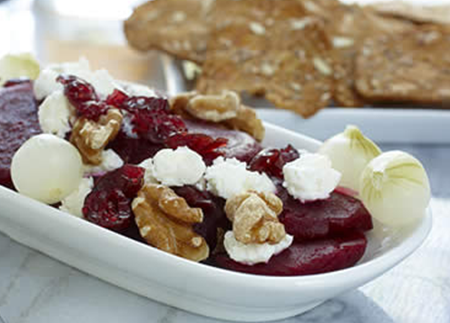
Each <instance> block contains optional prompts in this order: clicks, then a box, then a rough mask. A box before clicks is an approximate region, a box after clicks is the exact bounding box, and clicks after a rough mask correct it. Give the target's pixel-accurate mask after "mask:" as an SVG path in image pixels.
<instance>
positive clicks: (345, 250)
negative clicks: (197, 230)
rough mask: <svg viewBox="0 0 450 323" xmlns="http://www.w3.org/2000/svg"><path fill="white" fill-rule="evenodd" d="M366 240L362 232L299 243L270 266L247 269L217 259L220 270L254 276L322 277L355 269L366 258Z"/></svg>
mask: <svg viewBox="0 0 450 323" xmlns="http://www.w3.org/2000/svg"><path fill="white" fill-rule="evenodd" d="M366 246H367V239H366V237H365V236H364V234H363V233H351V234H348V235H346V236H345V237H343V238H334V239H326V240H316V241H304V242H296V243H294V244H293V245H292V246H291V247H289V248H288V249H287V250H285V251H283V252H282V253H280V254H279V255H276V256H274V257H272V258H271V259H270V261H269V262H268V263H267V264H256V265H254V266H247V265H244V264H240V263H237V262H235V261H233V260H232V259H231V258H229V257H228V256H227V255H219V256H217V257H216V259H215V260H216V264H217V265H218V266H219V267H222V268H226V269H230V270H234V271H239V272H243V273H248V274H255V275H269V276H298V275H313V274H321V273H326V272H330V271H335V270H340V269H344V268H348V267H352V266H354V265H355V264H356V263H357V262H358V261H359V260H360V259H361V258H362V256H363V255H364V252H365V250H366Z"/></svg>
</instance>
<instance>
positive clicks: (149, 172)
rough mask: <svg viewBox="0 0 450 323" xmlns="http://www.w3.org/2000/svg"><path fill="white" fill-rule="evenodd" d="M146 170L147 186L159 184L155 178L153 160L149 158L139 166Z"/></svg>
mask: <svg viewBox="0 0 450 323" xmlns="http://www.w3.org/2000/svg"><path fill="white" fill-rule="evenodd" d="M138 166H139V167H142V168H144V169H145V174H144V183H145V184H159V182H158V180H157V179H156V177H155V173H154V166H153V158H148V159H146V160H144V161H143V162H142V163H140V164H139V165H138Z"/></svg>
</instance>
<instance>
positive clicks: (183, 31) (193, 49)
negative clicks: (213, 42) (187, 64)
mask: <svg viewBox="0 0 450 323" xmlns="http://www.w3.org/2000/svg"><path fill="white" fill-rule="evenodd" d="M212 3H213V1H210V0H154V1H150V2H147V3H145V4H143V5H141V6H139V7H138V8H136V9H135V10H134V12H133V14H132V16H131V17H130V18H128V20H126V21H125V24H124V29H125V35H126V37H127V39H128V42H129V44H130V45H131V46H132V47H134V48H136V49H138V50H141V51H147V50H149V49H159V50H162V51H164V52H166V53H168V54H170V55H173V56H175V57H177V58H180V59H186V60H190V61H193V62H197V63H201V62H203V60H204V55H205V51H206V46H207V42H208V36H209V26H208V24H207V23H206V22H205V21H206V16H207V15H208V13H209V11H210V10H211V5H212Z"/></svg>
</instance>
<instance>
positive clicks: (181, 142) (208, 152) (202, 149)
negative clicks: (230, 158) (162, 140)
mask: <svg viewBox="0 0 450 323" xmlns="http://www.w3.org/2000/svg"><path fill="white" fill-rule="evenodd" d="M227 143H228V139H226V138H216V139H214V138H212V137H210V136H208V135H205V134H200V133H180V134H176V135H173V136H171V137H169V139H168V140H167V141H166V145H167V146H168V147H170V148H172V149H176V148H178V147H182V146H187V147H189V148H190V149H192V150H194V151H195V152H197V153H198V154H199V155H201V156H202V157H203V159H204V161H205V163H206V164H208V165H210V164H212V162H213V160H214V159H216V158H217V157H219V156H223V155H224V153H223V151H219V150H218V149H219V148H221V147H225V146H226V145H227Z"/></svg>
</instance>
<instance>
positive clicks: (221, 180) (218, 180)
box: [205, 157, 276, 199]
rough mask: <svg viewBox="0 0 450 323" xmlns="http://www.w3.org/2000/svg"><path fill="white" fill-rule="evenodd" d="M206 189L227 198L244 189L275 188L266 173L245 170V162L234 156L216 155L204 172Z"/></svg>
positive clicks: (267, 189)
mask: <svg viewBox="0 0 450 323" xmlns="http://www.w3.org/2000/svg"><path fill="white" fill-rule="evenodd" d="M205 179H206V181H207V189H208V190H209V191H211V192H212V193H214V194H216V195H218V196H220V197H223V198H224V199H228V198H230V197H231V196H233V195H236V194H239V193H242V192H245V191H250V190H252V191H257V192H272V193H274V192H275V190H276V188H275V185H274V184H273V183H272V181H271V180H270V178H269V177H268V176H267V175H266V174H261V173H258V172H252V171H249V170H247V164H246V163H244V162H241V161H239V160H237V159H236V158H228V159H225V158H223V157H218V158H216V159H215V160H214V163H213V165H212V166H210V167H208V168H207V170H206V173H205Z"/></svg>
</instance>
